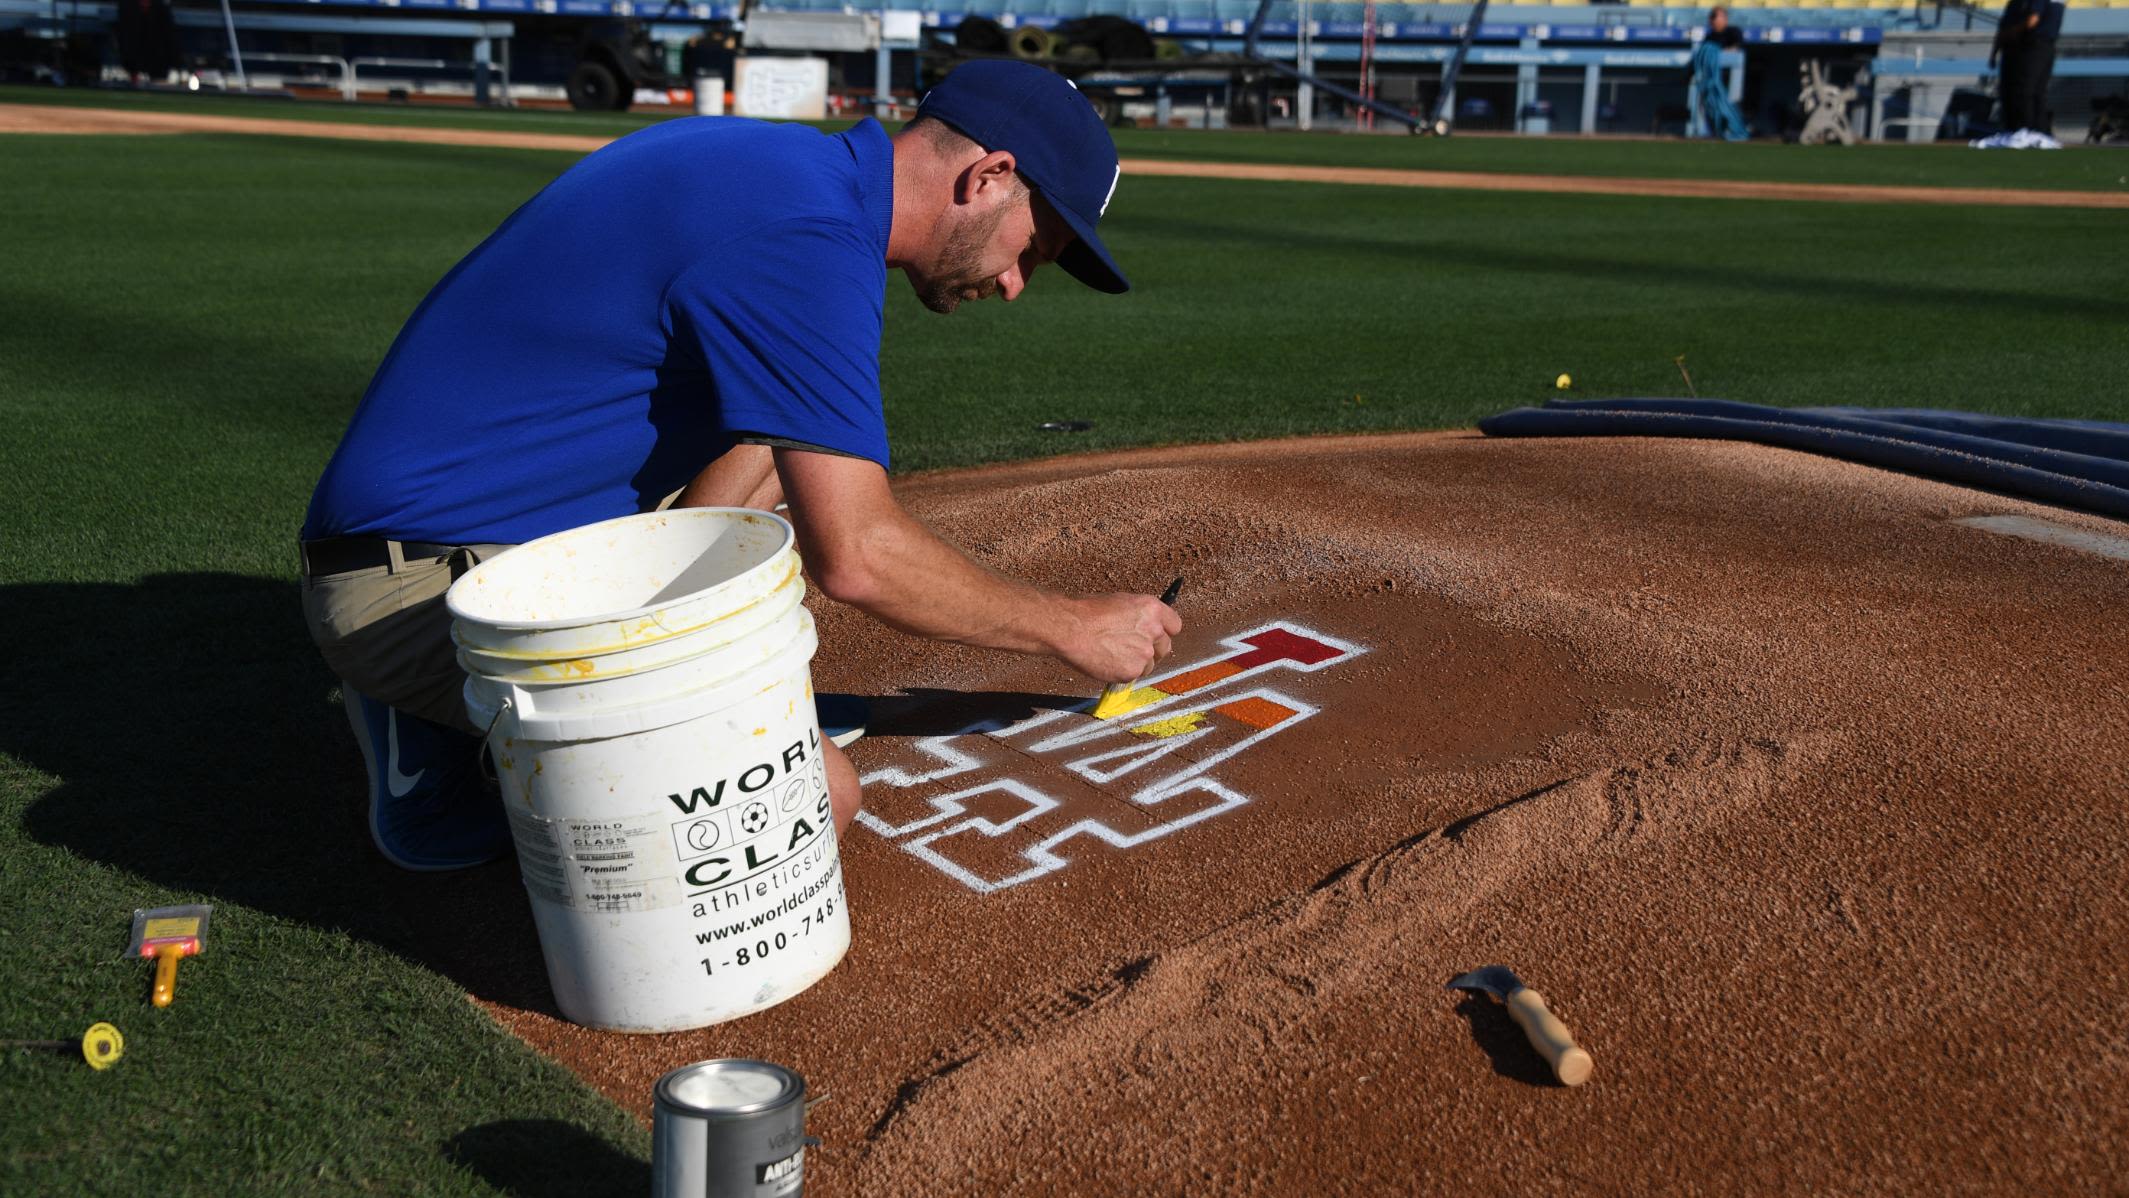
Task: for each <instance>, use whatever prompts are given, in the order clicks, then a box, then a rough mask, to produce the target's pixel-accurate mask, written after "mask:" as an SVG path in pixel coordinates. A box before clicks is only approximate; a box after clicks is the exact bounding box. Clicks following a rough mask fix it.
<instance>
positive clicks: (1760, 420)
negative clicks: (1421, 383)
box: [1478, 399, 2129, 519]
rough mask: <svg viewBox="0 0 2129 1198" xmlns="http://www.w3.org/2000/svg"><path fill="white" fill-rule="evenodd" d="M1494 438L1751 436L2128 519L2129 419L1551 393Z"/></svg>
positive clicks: (1486, 428)
mask: <svg viewBox="0 0 2129 1198" xmlns="http://www.w3.org/2000/svg"><path fill="white" fill-rule="evenodd" d="M1478 426H1479V431H1481V432H1483V433H1485V434H1486V435H1488V436H1492V437H1704V438H1714V439H1719V440H1727V441H1753V442H1757V443H1758V444H1761V445H1778V446H1781V447H1783V448H1785V449H1800V450H1804V451H1806V452H1809V453H1822V454H1825V455H1827V456H1829V457H1836V458H1845V459H1847V460H1848V461H1852V462H1863V463H1866V464H1868V465H1873V466H1885V467H1889V468H1891V469H1894V470H1904V471H1907V472H1908V473H1911V474H1920V475H1924V476H1926V477H1929V478H1939V479H1944V480H1946V481H1949V482H1958V483H1966V484H1968V485H1969V486H1976V487H1987V488H1989V489H1991V490H1996V491H2003V492H2006V493H2009V494H2012V495H2018V496H2022V497H2025V498H2028V499H2038V500H2042V501H2044V502H2047V503H2057V504H2062V505H2063V506H2065V507H2075V508H2082V509H2084V510H2086V511H2092V512H2100V513H2103V514H2105V515H2109V516H2118V517H2122V518H2124V519H2129V424H2117V423H2112V422H2109V421H2104V420H2029V419H2024V418H2021V417H2015V416H1987V415H1981V414H1978V413H1972V412H1943V411H1929V410H1923V409H1911V408H1769V407H1762V406H1761V405H1759V404H1747V403H1731V402H1729V401H1727V400H1720V399H1556V400H1553V401H1551V402H1550V403H1547V404H1546V405H1545V406H1544V407H1542V408H1516V409H1514V410H1513V411H1508V412H1502V413H1501V414H1500V415H1498V416H1489V417H1487V418H1486V419H1484V420H1481V421H1479V425H1478Z"/></svg>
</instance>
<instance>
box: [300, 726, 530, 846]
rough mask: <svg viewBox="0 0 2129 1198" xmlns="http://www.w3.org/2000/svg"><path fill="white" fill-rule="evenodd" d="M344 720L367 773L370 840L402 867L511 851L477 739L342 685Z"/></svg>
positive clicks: (505, 823)
mask: <svg viewBox="0 0 2129 1198" xmlns="http://www.w3.org/2000/svg"><path fill="white" fill-rule="evenodd" d="M340 693H341V696H342V699H343V701H344V702H345V704H346V706H347V722H348V726H349V727H350V728H353V729H354V731H355V744H356V745H358V746H359V747H360V748H361V749H362V760H363V764H365V765H367V766H368V767H369V771H370V838H371V839H372V840H375V841H376V842H377V851H378V852H381V853H383V854H384V856H385V860H387V861H390V862H391V863H392V864H394V865H396V866H398V867H399V868H401V869H411V870H424V871H428V870H446V869H464V868H466V867H467V866H471V865H481V864H483V863H485V862H489V861H494V860H496V859H497V858H499V857H501V856H503V855H504V854H505V853H508V852H509V851H510V823H509V820H508V819H506V818H505V817H504V815H503V804H502V800H501V799H500V798H498V797H497V796H496V794H495V792H494V791H493V790H491V789H489V787H488V784H487V780H486V779H484V778H482V777H481V771H480V754H481V753H482V752H483V750H482V748H481V741H480V738H479V737H477V736H469V735H467V734H466V733H463V732H460V731H458V730H457V729H455V728H446V727H444V726H443V725H442V724H432V723H430V722H429V721H427V720H424V719H422V718H420V717H419V716H411V715H408V714H407V713H405V712H403V711H400V710H398V709H396V708H392V707H387V706H385V705H384V704H382V703H379V702H378V701H377V700H375V699H372V698H369V697H368V696H366V695H361V694H357V693H356V692H355V691H354V690H353V689H352V688H349V687H347V686H345V685H343V686H342V687H341V690H340Z"/></svg>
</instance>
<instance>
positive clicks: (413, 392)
mask: <svg viewBox="0 0 2129 1198" xmlns="http://www.w3.org/2000/svg"><path fill="white" fill-rule="evenodd" d="M893 216H894V155H893V150H892V147H891V146H890V144H889V142H888V139H887V133H886V131H885V130H884V129H882V128H881V127H880V126H879V124H878V123H877V122H874V121H869V120H868V121H866V122H864V123H862V124H860V125H858V126H857V127H856V128H853V129H851V130H849V131H848V132H846V133H842V134H838V135H833V136H831V135H827V134H823V133H821V132H819V131H818V130H815V129H812V128H808V127H806V126H802V125H769V124H763V123H760V122H756V121H746V120H737V119H728V118H723V117H695V118H689V119H683V120H675V121H668V122H665V123H664V124H661V125H656V126H653V127H652V128H649V129H645V130H643V131H641V132H638V133H633V134H630V135H629V136H627V137H624V138H622V139H621V140H619V141H617V142H614V143H613V144H612V145H609V146H607V147H606V148H604V149H602V150H600V151H598V152H597V153H595V154H592V155H591V156H590V157H588V158H586V159H584V160H583V161H582V162H579V163H578V164H577V165H576V166H574V167H572V168H570V170H569V171H568V173H566V174H564V175H563V176H562V177H561V178H559V179H556V180H555V181H554V182H553V183H551V184H549V185H548V186H547V188H546V189H545V190H543V191H541V192H540V193H539V194H538V195H537V196H534V197H533V198H532V199H531V200H530V201H528V202H527V203H526V204H525V205H524V207H522V208H519V209H518V210H517V211H516V212H515V213H513V214H511V216H510V218H509V219H508V220H506V221H504V222H503V224H502V227H501V228H499V229H497V230H496V231H495V232H494V233H493V234H491V235H490V236H489V237H488V239H487V240H486V241H484V242H482V243H481V245H480V246H479V248H477V249H475V250H474V251H473V252H472V253H471V254H468V255H467V256H466V258H465V260H464V261H461V262H460V263H459V264H458V265H457V266H455V267H453V268H452V269H451V272H450V273H449V274H447V275H445V276H444V278H443V281H442V282H440V283H438V284H437V285H436V288H435V290H433V291H431V292H430V293H429V296H428V298H427V299H425V300H423V301H422V303H421V306H420V307H419V308H417V309H415V311H414V315H413V316H412V317H411V318H409V319H408V321H407V323H406V327H405V328H404V329H402V330H400V333H399V337H398V339H397V340H396V341H394V342H393V344H392V348H391V351H390V352H389V353H387V354H386V355H385V359H384V363H383V364H382V365H381V366H379V367H378V369H377V374H376V377H375V378H373V379H372V380H371V381H370V386H369V390H368V391H367V392H366V393H365V394H364V395H363V397H362V403H361V406H359V407H358V408H357V409H356V410H355V416H354V419H353V421H352V422H351V423H350V424H349V425H348V430H347V435H346V437H345V438H344V439H343V440H342V441H341V443H340V448H339V450H338V451H337V452H335V453H334V455H333V459H332V461H331V462H330V463H329V464H328V465H327V466H326V468H325V476H324V477H323V478H321V479H320V480H319V482H318V489H317V491H316V492H315V493H314V494H313V495H312V496H311V504H310V512H309V515H308V516H307V517H306V518H305V520H304V525H303V537H304V539H306V540H312V539H317V538H321V537H331V536H380V537H391V538H394V539H397V540H403V541H431V542H439V543H444V544H483V543H492V544H515V543H518V542H522V541H529V540H531V539H533V538H534V537H539V536H544V535H545V534H547V533H551V532H557V531H560V530H561V529H565V528H574V527H576V526H578V525H581V524H589V523H591V522H593V521H596V520H604V519H608V518H610V517H614V516H621V515H627V514H629V513H631V512H639V511H644V510H647V509H649V508H651V507H654V506H655V505H656V504H657V503H658V501H659V500H661V499H663V498H664V497H665V496H667V495H669V494H671V493H672V492H673V491H675V490H677V489H679V488H680V487H682V486H684V485H686V483H687V482H688V480H689V479H690V478H693V477H694V476H695V474H697V473H698V472H700V471H701V470H702V468H703V467H704V466H705V465H707V464H708V463H709V462H710V461H711V460H712V459H714V458H716V457H717V456H718V455H719V454H721V453H723V452H724V451H725V450H726V449H728V448H730V447H731V446H732V445H733V444H734V443H735V442H736V440H737V438H738V437H739V436H740V435H742V434H748V435H754V436H759V437H769V438H781V439H787V440H791V441H799V442H804V443H807V444H811V445H818V446H820V447H822V448H825V449H829V450H834V451H837V452H840V453H846V454H851V455H854V456H857V457H864V458H870V459H871V460H873V461H875V462H878V463H880V465H881V466H883V467H884V466H886V465H887V427H886V421H885V418H884V416H883V414H882V411H881V405H880V381H879V353H880V324H881V309H882V304H883V302H884V299H885V292H886V285H887V264H886V259H887V234H888V228H889V225H890V224H891V223H892V221H893Z"/></svg>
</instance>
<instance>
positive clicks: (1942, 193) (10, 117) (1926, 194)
mask: <svg viewBox="0 0 2129 1198" xmlns="http://www.w3.org/2000/svg"><path fill="white" fill-rule="evenodd" d="M8 133H25V134H39V133H42V134H77V135H78V134H98V133H103V134H185V133H191V134H203V133H237V134H251V135H259V136H275V137H323V138H333V139H339V140H352V141H388V142H411V143H419V144H423V145H452V146H496V147H502V148H507V149H518V150H560V151H565V152H569V153H577V154H589V153H591V152H592V151H594V150H597V149H599V148H600V147H602V146H604V145H606V144H607V143H608V142H610V141H612V140H613V139H612V138H609V137H601V136H586V135H582V134H569V133H527V132H517V131H512V130H506V129H452V128H441V127H424V126H412V125H366V124H357V123H350V122H340V121H311V120H287V119H275V118H272V117H233V116H214V115H203V114H196V113H174V112H144V111H127V110H122V109H108V108H79V107H70V106H63V105H46V104H4V103H0V134H8ZM1121 168H1122V170H1123V172H1124V173H1125V174H1127V175H1169V176H1182V177H1188V178H1200V179H1254V180H1260V181H1275V182H1291V183H1340V184H1358V185H1365V186H1376V187H1426V188H1450V189H1456V190H1463V191H1520V192H1542V193H1549V194H1574V195H1611V196H1676V197H1685V198H1693V199H1728V200H1791V201H1807V202H1827V203H1851V204H1932V205H1935V204H1956V205H1984V206H1990V207H2006V206H2008V207H2043V208H2129V193H2115V192H2106V191H2067V190H2061V191H2056V190H2045V189H2035V188H2015V187H1906V186H1892V185H1883V184H1855V183H1779V182H1768V181H1751V180H1728V179H1634V178H1607V177H1599V176H1585V175H1545V174H1509V173H1503V172H1496V171H1437V170H1386V169H1380V168H1370V167H1331V166H1295V165H1287V164H1281V163H1240V162H1170V161H1161V160H1155V159H1147V158H1125V159H1124V160H1123V161H1122V163H1121Z"/></svg>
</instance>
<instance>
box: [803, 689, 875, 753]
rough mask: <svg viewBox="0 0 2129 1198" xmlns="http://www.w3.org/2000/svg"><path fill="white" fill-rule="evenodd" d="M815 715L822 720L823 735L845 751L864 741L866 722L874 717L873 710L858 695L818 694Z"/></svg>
mask: <svg viewBox="0 0 2129 1198" xmlns="http://www.w3.org/2000/svg"><path fill="white" fill-rule="evenodd" d="M813 713H814V716H815V718H817V719H819V720H820V723H821V735H822V736H825V737H827V738H828V740H829V742H830V743H832V744H833V745H834V746H835V747H836V748H838V749H844V748H848V747H849V746H851V745H853V744H855V743H857V742H858V741H860V740H863V739H864V737H865V721H866V719H868V718H869V717H870V716H871V715H872V708H871V707H870V706H868V705H867V704H866V702H865V701H864V700H863V699H860V698H858V697H857V696H856V695H824V694H820V693H818V692H816V693H815V694H814V696H813Z"/></svg>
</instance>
